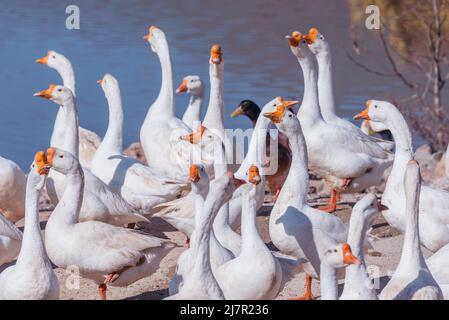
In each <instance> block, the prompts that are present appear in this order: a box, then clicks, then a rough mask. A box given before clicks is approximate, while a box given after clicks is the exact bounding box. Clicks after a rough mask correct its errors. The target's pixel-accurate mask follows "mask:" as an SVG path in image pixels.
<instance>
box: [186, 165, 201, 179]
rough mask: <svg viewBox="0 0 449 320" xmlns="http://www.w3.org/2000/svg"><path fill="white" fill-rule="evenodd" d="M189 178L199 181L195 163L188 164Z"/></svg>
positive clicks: (198, 172)
mask: <svg viewBox="0 0 449 320" xmlns="http://www.w3.org/2000/svg"><path fill="white" fill-rule="evenodd" d="M189 178H190V181H192V182H193V183H196V182H198V181H200V171H199V169H198V166H197V165H194V164H192V165H191V166H190V169H189Z"/></svg>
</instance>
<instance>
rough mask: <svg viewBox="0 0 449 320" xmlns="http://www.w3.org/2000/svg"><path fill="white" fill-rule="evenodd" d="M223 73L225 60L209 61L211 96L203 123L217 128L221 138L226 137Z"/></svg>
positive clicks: (211, 127)
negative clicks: (216, 62)
mask: <svg viewBox="0 0 449 320" xmlns="http://www.w3.org/2000/svg"><path fill="white" fill-rule="evenodd" d="M223 74H224V62H223V61H222V62H221V63H219V64H214V63H212V62H209V77H210V97H209V105H208V107H207V111H206V115H205V116H204V120H203V125H204V126H205V127H206V128H208V129H210V130H216V131H217V134H218V133H219V134H220V135H221V136H220V137H221V138H222V139H223V138H224V130H225V128H224V120H223V115H224V100H223V99H224V98H223V91H224V86H223Z"/></svg>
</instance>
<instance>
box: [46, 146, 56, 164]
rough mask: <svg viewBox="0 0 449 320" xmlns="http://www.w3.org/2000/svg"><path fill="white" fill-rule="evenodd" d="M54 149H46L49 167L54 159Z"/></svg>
mask: <svg viewBox="0 0 449 320" xmlns="http://www.w3.org/2000/svg"><path fill="white" fill-rule="evenodd" d="M55 152H56V151H55V149H54V148H51V147H50V148H48V149H47V164H49V165H50V166H52V165H53V159H54V158H55Z"/></svg>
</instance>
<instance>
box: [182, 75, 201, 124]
mask: <svg viewBox="0 0 449 320" xmlns="http://www.w3.org/2000/svg"><path fill="white" fill-rule="evenodd" d="M181 92H186V93H189V94H190V95H191V96H190V100H189V105H188V106H187V109H186V111H184V115H183V116H182V121H183V122H184V123H185V124H186V125H188V126H189V128H190V129H191V130H195V129H196V128H197V127H198V125H199V124H201V119H200V116H201V107H202V104H203V98H204V84H203V81H201V79H200V77H199V76H196V75H189V76H186V77H184V78H183V79H182V82H181V84H180V85H179V87H178V89H176V93H181Z"/></svg>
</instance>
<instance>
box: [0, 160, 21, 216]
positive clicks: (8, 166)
mask: <svg viewBox="0 0 449 320" xmlns="http://www.w3.org/2000/svg"><path fill="white" fill-rule="evenodd" d="M25 190H26V176H25V174H24V173H23V171H22V169H21V168H20V167H19V166H18V165H17V164H16V163H15V162H13V161H11V160H8V159H6V158H3V157H0V212H1V214H3V216H5V217H6V219H8V220H9V221H11V222H17V221H19V220H20V219H22V218H23V217H24V215H25ZM1 214H0V215H1Z"/></svg>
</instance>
